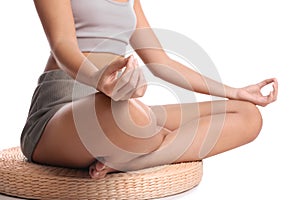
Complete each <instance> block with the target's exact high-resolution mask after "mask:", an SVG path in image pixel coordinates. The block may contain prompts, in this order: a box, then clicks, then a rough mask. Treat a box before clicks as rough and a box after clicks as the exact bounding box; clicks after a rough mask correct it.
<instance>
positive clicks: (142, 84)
mask: <svg viewBox="0 0 300 200" xmlns="http://www.w3.org/2000/svg"><path fill="white" fill-rule="evenodd" d="M146 89H147V81H146V79H145V76H144V73H143V71H142V69H141V68H139V80H138V84H137V87H136V90H135V92H134V93H133V95H132V97H133V98H138V97H142V96H144V94H145V92H146Z"/></svg>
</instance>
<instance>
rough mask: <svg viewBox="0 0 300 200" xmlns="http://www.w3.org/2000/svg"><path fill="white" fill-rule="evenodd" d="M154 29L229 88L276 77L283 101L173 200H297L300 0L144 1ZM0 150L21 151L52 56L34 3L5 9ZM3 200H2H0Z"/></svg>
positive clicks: (1, 6)
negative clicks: (190, 49) (172, 36)
mask: <svg viewBox="0 0 300 200" xmlns="http://www.w3.org/2000/svg"><path fill="white" fill-rule="evenodd" d="M141 2H142V4H143V7H144V11H145V13H146V15H147V17H148V20H149V21H150V23H151V25H152V26H153V27H157V28H166V29H170V30H173V31H177V32H179V33H182V34H184V35H185V36H187V37H189V38H190V39H192V40H194V41H195V42H197V43H198V44H199V45H200V46H201V47H202V48H204V50H205V51H206V52H207V53H208V54H209V56H210V57H211V59H212V60H213V61H214V63H215V65H216V66H217V68H218V71H219V73H220V75H221V78H222V80H223V82H224V83H226V84H228V85H231V86H236V87H242V86H245V85H247V84H252V83H256V82H259V81H261V80H263V79H265V78H269V77H277V78H278V81H279V84H280V88H279V89H280V91H279V97H278V101H277V102H276V103H274V104H272V105H269V106H267V107H265V108H261V111H262V113H263V118H264V126H263V129H262V132H261V135H260V136H259V137H258V139H257V140H256V141H254V142H253V143H251V144H249V145H246V146H244V147H241V148H238V149H236V150H232V151H230V152H227V153H224V154H222V155H218V156H215V157H212V158H209V159H206V160H205V161H204V176H203V180H202V182H201V184H200V185H199V186H198V187H196V188H195V189H193V190H192V191H190V192H187V193H184V194H182V195H179V196H175V197H172V198H170V199H173V198H174V199H203V200H204V199H205V200H214V199H226V200H227V199H228V200H229V199H230V200H240V199H243V200H246V199H249V200H250V199H251V200H252V199H273V198H276V199H289V200H293V199H295V200H296V199H299V198H300V194H299V185H297V183H299V179H300V173H299V169H300V165H299V155H298V154H299V152H300V148H299V128H298V124H299V121H298V120H299V116H298V115H299V112H300V108H299V105H298V101H299V89H298V85H299V84H298V82H297V78H298V73H297V72H296V69H297V68H299V67H300V59H299V54H300V37H299V36H300V27H299V19H300V12H299V8H300V6H299V4H298V1H297V0H251V1H246V0H228V1H223V0H210V1H196V0H194V1H192V0H184V1H182V0H181V1H174V0H163V1H161V0H141ZM0 22H1V23H0V26H1V31H0V52H1V54H0V56H1V57H0V58H1V67H0V70H1V71H0V77H1V78H0V91H1V98H0V101H1V104H0V106H1V110H0V149H4V148H8V147H11V146H17V145H19V137H20V132H21V130H22V128H23V125H24V122H25V119H26V115H27V111H28V109H29V103H30V99H31V95H32V92H33V90H34V88H35V86H36V80H37V77H38V76H39V74H40V73H41V72H42V71H43V68H44V65H45V63H46V59H47V56H48V54H49V48H48V44H47V40H46V38H45V36H44V33H43V31H42V27H41V25H40V22H39V19H38V16H37V14H36V12H35V9H34V5H33V2H32V1H24V0H19V1H1V3H0ZM0 198H4V197H0Z"/></svg>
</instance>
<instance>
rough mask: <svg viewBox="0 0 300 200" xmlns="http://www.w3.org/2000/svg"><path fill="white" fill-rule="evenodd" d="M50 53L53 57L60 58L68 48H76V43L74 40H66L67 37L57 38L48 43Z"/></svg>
mask: <svg viewBox="0 0 300 200" xmlns="http://www.w3.org/2000/svg"><path fill="white" fill-rule="evenodd" d="M50 47H51V53H52V54H53V56H54V57H55V58H58V59H59V58H60V57H62V55H64V54H66V53H67V52H69V51H70V50H74V49H78V50H79V48H78V45H77V42H76V41H73V40H68V39H65V38H63V39H57V40H55V41H53V42H51V43H50Z"/></svg>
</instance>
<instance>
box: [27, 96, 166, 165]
mask: <svg viewBox="0 0 300 200" xmlns="http://www.w3.org/2000/svg"><path fill="white" fill-rule="evenodd" d="M123 106H124V107H125V108H122V107H121V108H120V110H119V111H118V110H117V112H119V113H115V114H116V115H117V116H122V117H123V118H124V119H130V120H129V121H128V126H129V127H132V126H137V127H138V128H141V127H143V126H145V127H146V128H145V129H143V130H145V132H151V129H153V128H154V129H155V130H152V132H153V133H154V132H156V134H154V135H153V136H150V137H146V138H139V137H133V136H130V135H128V134H127V133H126V132H124V131H123V130H122V129H120V127H119V126H118V124H117V122H116V120H115V118H114V116H113V111H112V106H111V99H110V98H108V97H107V96H105V95H103V94H100V93H99V94H96V95H95V97H92V96H90V97H86V98H83V99H80V100H78V101H76V102H74V103H73V104H71V103H70V104H67V105H65V106H64V107H62V108H61V109H60V110H59V111H58V112H57V113H56V114H55V115H54V116H53V117H52V119H51V120H50V121H49V122H48V124H47V126H46V128H45V130H44V134H43V135H42V137H41V139H40V141H39V143H38V145H37V147H36V149H35V151H34V154H33V160H34V161H35V162H37V163H42V164H49V165H54V166H63V167H72V168H86V167H89V166H90V165H92V164H93V163H94V162H95V158H96V157H97V158H98V157H102V158H106V159H107V160H110V161H114V162H116V161H117V162H122V163H125V162H128V161H130V160H132V159H134V158H136V157H137V156H140V155H144V154H147V153H150V152H153V151H154V150H156V149H157V148H159V146H160V145H161V143H162V141H163V139H164V137H165V135H166V134H167V132H166V131H165V130H158V131H157V130H156V126H154V127H153V126H150V125H149V124H150V123H153V122H154V119H151V118H150V117H149V115H148V114H147V113H148V112H149V109H148V107H146V106H143V107H141V105H137V104H136V103H135V101H134V100H131V101H128V102H123ZM128 110H129V113H128ZM93 111H95V112H93ZM75 112H78V113H79V115H80V117H79V118H80V119H78V116H76V113H75ZM78 113H77V114H78ZM76 117H77V118H76ZM93 120H94V121H96V122H97V125H98V126H100V127H101V128H102V130H103V132H101V131H100V130H99V127H95V126H94V125H95V124H92V123H91V122H92V121H93ZM130 123H131V124H130ZM147 125H149V126H147ZM148 129H150V130H148ZM142 134H143V132H142ZM93 167H94V169H101V167H99V165H96V166H95V165H92V168H93ZM91 171H93V170H91ZM94 171H95V170H94Z"/></svg>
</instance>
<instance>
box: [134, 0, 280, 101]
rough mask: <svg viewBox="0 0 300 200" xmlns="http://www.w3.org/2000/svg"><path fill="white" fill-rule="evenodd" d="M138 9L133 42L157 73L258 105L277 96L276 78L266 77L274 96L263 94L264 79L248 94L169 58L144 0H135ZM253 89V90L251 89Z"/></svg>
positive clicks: (198, 89) (181, 84)
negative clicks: (144, 6) (147, 14)
mask: <svg viewBox="0 0 300 200" xmlns="http://www.w3.org/2000/svg"><path fill="white" fill-rule="evenodd" d="M134 9H135V12H136V15H137V30H136V31H135V33H134V34H133V36H132V38H131V45H132V47H133V48H134V49H135V51H136V52H137V54H138V55H139V56H140V57H141V59H142V60H143V62H144V63H145V64H146V65H147V67H148V68H149V70H150V71H151V72H152V73H153V74H154V75H155V76H157V77H159V78H161V79H163V80H165V81H168V82H170V83H173V84H175V85H177V86H179V87H182V88H185V89H188V90H191V91H194V92H198V93H203V94H209V95H213V96H219V97H225V98H229V99H238V100H246V101H250V102H252V103H255V104H258V105H266V104H268V103H270V102H272V101H274V100H275V99H276V96H277V82H276V80H275V79H268V80H267V82H266V81H264V83H267V84H269V83H272V82H274V93H272V96H270V95H269V96H268V97H264V98H261V97H262V95H261V93H260V92H259V91H260V89H261V88H262V87H264V86H265V84H262V83H260V84H257V85H254V86H251V88H249V87H250V86H249V87H247V91H248V93H247V94H246V92H245V90H246V88H233V87H230V86H227V85H224V84H222V83H219V82H217V81H215V80H212V79H210V78H208V77H205V76H203V75H201V74H199V73H197V72H195V71H193V70H192V69H190V68H188V67H186V66H184V65H183V64H181V63H179V62H177V61H175V60H173V59H171V58H169V57H168V55H167V54H166V53H165V52H164V50H163V48H162V46H161V44H160V42H159V41H158V39H157V37H156V36H155V34H154V32H153V31H152V30H151V27H150V25H149V23H148V21H147V19H146V17H145V15H144V13H143V10H142V7H141V4H140V0H135V5H134ZM256 86H259V87H256ZM253 87H254V89H255V92H254V89H253ZM249 91H251V92H250V93H249ZM254 93H255V95H254ZM257 95H258V96H257ZM258 99H259V100H258Z"/></svg>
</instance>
